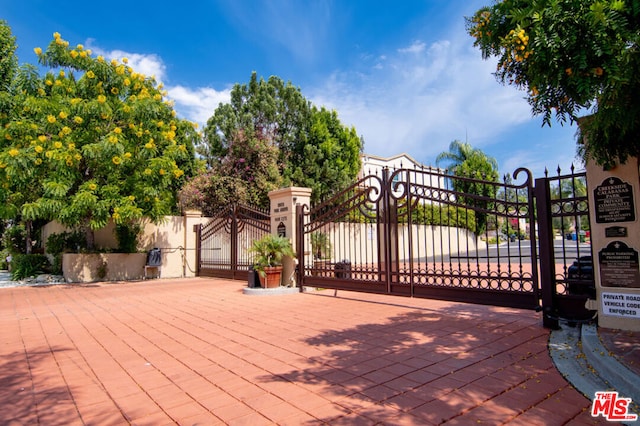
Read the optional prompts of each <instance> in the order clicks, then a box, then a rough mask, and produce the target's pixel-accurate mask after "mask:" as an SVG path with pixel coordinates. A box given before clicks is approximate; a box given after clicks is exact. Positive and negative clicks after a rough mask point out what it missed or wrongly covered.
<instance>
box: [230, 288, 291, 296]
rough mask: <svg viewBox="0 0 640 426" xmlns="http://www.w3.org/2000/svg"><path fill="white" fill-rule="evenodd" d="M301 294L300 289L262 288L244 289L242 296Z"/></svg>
mask: <svg viewBox="0 0 640 426" xmlns="http://www.w3.org/2000/svg"><path fill="white" fill-rule="evenodd" d="M294 293H300V289H299V288H298V287H282V286H280V287H276V288H262V287H256V288H251V287H243V288H242V294H246V295H249V296H276V295H282V294H294Z"/></svg>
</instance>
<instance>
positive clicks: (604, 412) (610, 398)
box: [591, 391, 638, 422]
mask: <svg viewBox="0 0 640 426" xmlns="http://www.w3.org/2000/svg"><path fill="white" fill-rule="evenodd" d="M630 404H631V398H621V397H619V396H618V392H615V391H607V392H596V397H595V399H594V400H593V405H591V416H593V417H598V416H602V417H604V418H605V419H607V421H610V422H621V421H625V420H629V421H636V420H638V415H637V414H633V413H629V405H630Z"/></svg>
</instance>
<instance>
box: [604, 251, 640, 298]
mask: <svg viewBox="0 0 640 426" xmlns="http://www.w3.org/2000/svg"><path fill="white" fill-rule="evenodd" d="M598 260H599V261H600V283H601V285H602V286H603V287H626V288H640V266H639V265H638V252H637V251H636V250H635V249H633V248H632V247H629V246H627V245H626V244H625V243H623V242H622V241H612V242H610V243H609V244H608V245H607V246H606V247H605V248H603V249H602V250H600V253H599V254H598Z"/></svg>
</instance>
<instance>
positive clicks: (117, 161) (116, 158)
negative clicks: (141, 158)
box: [111, 155, 122, 166]
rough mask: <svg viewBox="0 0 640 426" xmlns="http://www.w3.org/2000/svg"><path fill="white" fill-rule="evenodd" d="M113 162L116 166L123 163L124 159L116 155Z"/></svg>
mask: <svg viewBox="0 0 640 426" xmlns="http://www.w3.org/2000/svg"><path fill="white" fill-rule="evenodd" d="M111 161H112V162H113V164H115V165H116V166H117V165H118V164H120V163H122V159H121V158H120V157H118V156H117V155H114V156H113V158H112V159H111Z"/></svg>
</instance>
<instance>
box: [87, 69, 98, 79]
mask: <svg viewBox="0 0 640 426" xmlns="http://www.w3.org/2000/svg"><path fill="white" fill-rule="evenodd" d="M95 76H96V75H95V73H94V72H93V71H91V70H89V71H87V78H95Z"/></svg>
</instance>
